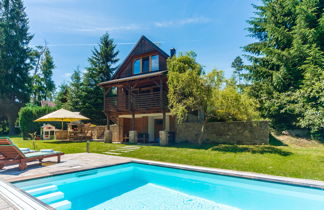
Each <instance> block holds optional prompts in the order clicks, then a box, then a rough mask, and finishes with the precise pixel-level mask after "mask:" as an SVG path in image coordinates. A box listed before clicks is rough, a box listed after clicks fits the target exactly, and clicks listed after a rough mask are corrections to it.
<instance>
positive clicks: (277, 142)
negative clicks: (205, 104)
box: [269, 133, 288, 146]
mask: <svg viewBox="0 0 324 210" xmlns="http://www.w3.org/2000/svg"><path fill="white" fill-rule="evenodd" d="M269 144H270V145H273V146H288V145H287V144H285V143H283V142H282V141H280V140H279V139H277V138H276V137H275V136H274V135H272V134H271V133H270V135H269Z"/></svg>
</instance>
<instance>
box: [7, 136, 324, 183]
mask: <svg viewBox="0 0 324 210" xmlns="http://www.w3.org/2000/svg"><path fill="white" fill-rule="evenodd" d="M12 139H13V141H14V142H15V143H16V144H17V145H18V146H19V147H28V148H33V144H32V141H27V140H26V141H24V140H22V139H21V138H12ZM286 142H287V143H288V145H283V146H274V145H280V144H281V143H280V142H279V143H278V142H274V143H273V144H274V145H268V146H234V145H218V146H215V145H208V146H203V147H197V146H193V145H188V144H182V145H177V146H168V147H162V146H140V147H141V148H140V149H138V150H136V151H133V152H129V153H124V154H123V155H122V156H127V157H134V158H141V159H147V160H157V161H165V162H172V163H182V164H188V165H197V166H206V167H213V168H224V169H233V170H239V171H252V172H258V173H264V174H273V175H278V176H289V177H298V178H305V179H316V180H323V181H324V146H323V145H322V144H320V143H312V142H310V141H306V140H303V141H299V140H298V141H295V140H294V141H291V140H289V139H288V140H287V141H286ZM309 142H310V143H309ZM121 146H124V145H121V144H105V143H100V142H91V143H90V151H91V152H94V153H104V152H107V151H108V150H110V149H116V148H119V147H121ZM45 148H52V149H54V150H58V151H63V152H65V153H80V152H85V151H86V143H84V142H81V143H66V142H60V141H36V149H45Z"/></svg>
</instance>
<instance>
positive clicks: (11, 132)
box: [7, 113, 17, 135]
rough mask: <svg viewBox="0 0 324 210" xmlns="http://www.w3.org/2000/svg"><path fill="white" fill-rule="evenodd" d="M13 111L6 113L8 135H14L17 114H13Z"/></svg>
mask: <svg viewBox="0 0 324 210" xmlns="http://www.w3.org/2000/svg"><path fill="white" fill-rule="evenodd" d="M14 115H15V114H13V113H8V114H7V119H8V124H9V135H15V134H16V133H15V123H16V120H17V116H14Z"/></svg>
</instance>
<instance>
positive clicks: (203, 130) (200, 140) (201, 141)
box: [198, 119, 207, 145]
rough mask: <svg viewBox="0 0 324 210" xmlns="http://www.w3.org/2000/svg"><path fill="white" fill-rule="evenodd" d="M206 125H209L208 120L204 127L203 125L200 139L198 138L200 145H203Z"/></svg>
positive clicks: (204, 122) (205, 121)
mask: <svg viewBox="0 0 324 210" xmlns="http://www.w3.org/2000/svg"><path fill="white" fill-rule="evenodd" d="M206 124H207V119H205V120H204V121H203V123H202V125H201V130H200V135H199V138H198V144H199V145H201V144H202V143H203V140H204V134H205V127H206Z"/></svg>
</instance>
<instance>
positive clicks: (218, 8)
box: [24, 0, 260, 85]
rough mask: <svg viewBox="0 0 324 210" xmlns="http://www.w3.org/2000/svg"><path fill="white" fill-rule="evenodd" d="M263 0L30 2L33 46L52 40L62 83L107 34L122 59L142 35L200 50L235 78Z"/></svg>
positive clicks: (203, 59) (208, 64)
mask: <svg viewBox="0 0 324 210" xmlns="http://www.w3.org/2000/svg"><path fill="white" fill-rule="evenodd" d="M253 3H254V4H259V3H260V2H259V1H257V0H136V1H135V0H25V1H24V4H25V6H26V12H27V14H28V17H29V21H30V29H31V33H33V34H34V39H33V40H32V43H31V44H32V45H42V44H44V42H45V41H46V42H47V45H48V46H49V48H50V50H51V52H52V55H53V57H54V61H55V64H56V69H55V70H54V76H53V79H54V81H55V83H56V84H57V85H59V84H60V83H62V82H63V81H69V78H70V76H71V74H72V72H73V70H74V69H76V68H77V66H79V67H80V69H81V70H83V69H84V68H85V67H87V66H88V61H87V58H88V57H89V56H90V55H91V50H92V49H93V47H94V46H95V45H96V44H97V43H98V41H99V38H100V36H101V35H102V34H104V33H105V32H109V34H110V35H111V37H112V38H113V39H114V40H115V42H116V43H117V48H118V50H119V51H120V53H119V56H118V57H119V58H120V62H121V61H122V60H123V59H124V58H125V57H126V56H127V54H128V53H129V52H130V50H131V49H132V48H133V46H134V44H135V43H136V42H137V40H138V39H139V38H140V36H141V35H145V36H147V37H148V38H149V39H151V40H152V41H153V42H155V43H159V46H160V47H161V48H162V49H163V50H165V51H166V52H167V53H169V49H170V48H176V49H177V52H186V51H190V50H192V51H195V52H196V53H197V54H198V56H197V60H198V62H200V63H201V64H202V65H204V66H205V70H206V71H208V70H211V69H213V68H217V69H221V70H223V71H225V75H226V76H227V77H229V76H231V74H232V69H231V62H232V61H233V59H234V58H235V57H236V56H238V55H241V54H242V49H241V47H242V46H244V45H246V44H248V43H250V42H251V41H253V39H252V38H250V37H248V36H247V35H248V32H247V31H246V30H245V28H246V27H247V26H248V25H247V23H246V20H248V19H249V18H250V17H252V16H254V14H253V12H254V10H253V7H252V6H251V4H253Z"/></svg>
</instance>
